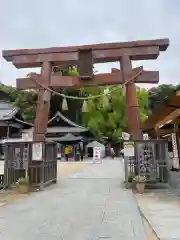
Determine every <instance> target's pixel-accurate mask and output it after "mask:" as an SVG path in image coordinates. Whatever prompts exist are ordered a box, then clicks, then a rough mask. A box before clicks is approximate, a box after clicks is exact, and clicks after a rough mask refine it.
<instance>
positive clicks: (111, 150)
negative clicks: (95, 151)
mask: <svg viewBox="0 0 180 240" xmlns="http://www.w3.org/2000/svg"><path fill="white" fill-rule="evenodd" d="M110 152H111V157H112V159H114V156H115V152H114V148H113V147H111V149H110Z"/></svg>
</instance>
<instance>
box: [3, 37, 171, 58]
mask: <svg viewBox="0 0 180 240" xmlns="http://www.w3.org/2000/svg"><path fill="white" fill-rule="evenodd" d="M151 46H158V47H159V50H160V51H165V50H166V49H167V48H168V46H169V39H168V38H164V39H155V40H139V41H130V42H114V43H102V44H92V45H80V46H69V47H51V48H40V49H17V50H4V51H3V54H2V55H3V57H4V58H5V59H6V60H7V61H13V57H14V56H20V55H37V54H47V53H65V52H66V53H68V52H77V51H78V50H79V49H90V48H91V49H92V50H109V49H120V48H137V47H151Z"/></svg>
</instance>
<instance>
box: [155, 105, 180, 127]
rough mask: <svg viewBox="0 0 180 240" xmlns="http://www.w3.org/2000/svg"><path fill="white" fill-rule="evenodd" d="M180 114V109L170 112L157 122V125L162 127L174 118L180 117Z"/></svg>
mask: <svg viewBox="0 0 180 240" xmlns="http://www.w3.org/2000/svg"><path fill="white" fill-rule="evenodd" d="M179 116H180V109H176V110H175V111H173V112H171V113H170V114H168V115H167V116H166V117H165V118H164V119H163V120H161V121H158V122H157V124H156V125H157V127H159V128H161V127H163V126H165V125H167V124H169V123H171V122H172V121H173V120H175V119H176V118H178V117H179Z"/></svg>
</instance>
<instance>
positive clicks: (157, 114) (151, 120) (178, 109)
mask: <svg viewBox="0 0 180 240" xmlns="http://www.w3.org/2000/svg"><path fill="white" fill-rule="evenodd" d="M179 126H180V91H174V92H172V94H171V95H169V96H168V97H167V98H166V99H165V100H164V101H163V102H162V103H161V104H159V105H157V107H156V108H155V109H154V110H153V112H152V114H151V115H150V116H149V117H148V119H147V120H146V121H145V122H144V123H143V124H142V130H143V131H146V132H149V134H150V135H151V136H152V137H162V136H165V135H167V134H171V133H173V132H174V131H175V132H177V133H178V134H179V133H180V129H179Z"/></svg>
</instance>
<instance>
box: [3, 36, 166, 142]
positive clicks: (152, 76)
mask: <svg viewBox="0 0 180 240" xmlns="http://www.w3.org/2000/svg"><path fill="white" fill-rule="evenodd" d="M168 45H169V40H168V39H158V40H143V41H132V42H123V43H103V44H96V45H95V44H94V45H85V46H72V47H55V48H44V49H43V48H42V49H20V50H5V51H3V57H4V58H5V59H6V60H7V61H9V62H12V63H13V65H14V66H15V67H16V68H34V67H41V74H36V73H31V74H29V76H28V77H25V78H20V79H17V87H18V88H20V89H32V88H37V89H39V94H38V103H37V112H36V119H35V125H34V140H35V141H44V140H45V134H46V129H47V123H48V113H49V107H50V98H51V91H50V89H54V88H56V87H58V88H70V87H71V88H78V87H87V86H98V85H113V84H115V85H118V84H125V87H126V100H127V108H128V131H129V133H130V134H131V136H132V139H133V140H139V139H141V129H140V113H139V104H138V98H137V95H136V86H135V82H136V83H152V84H154V83H158V81H159V72H158V71H144V70H143V68H142V67H139V68H135V69H133V68H132V60H148V59H151V60H152V59H157V57H158V56H159V53H160V51H165V50H166V49H167V47H168ZM116 61H118V62H120V66H121V68H120V70H116V69H114V70H112V73H106V74H97V75H94V74H93V64H94V63H107V62H116ZM69 65H78V66H79V69H80V76H79V77H74V76H62V73H61V72H58V73H57V72H56V71H54V69H55V67H56V66H58V67H59V68H61V69H62V68H68V66H69Z"/></svg>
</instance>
